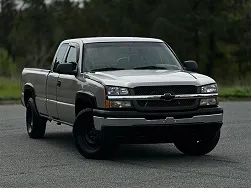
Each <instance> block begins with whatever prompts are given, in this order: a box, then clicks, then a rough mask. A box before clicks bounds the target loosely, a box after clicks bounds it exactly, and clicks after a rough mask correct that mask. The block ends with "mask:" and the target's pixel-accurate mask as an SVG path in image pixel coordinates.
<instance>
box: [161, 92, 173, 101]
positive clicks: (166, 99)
mask: <svg viewBox="0 0 251 188" xmlns="http://www.w3.org/2000/svg"><path fill="white" fill-rule="evenodd" d="M160 98H161V99H164V100H165V101H171V100H173V99H174V98H175V95H172V94H171V93H165V94H164V95H162V96H161V97H160Z"/></svg>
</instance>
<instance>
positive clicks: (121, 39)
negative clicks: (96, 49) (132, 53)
mask: <svg viewBox="0 0 251 188" xmlns="http://www.w3.org/2000/svg"><path fill="white" fill-rule="evenodd" d="M76 40H81V41H82V42H83V43H85V44H87V43H99V42H163V41H162V40H160V39H156V38H144V37H88V38H78V39H68V40H65V41H64V42H73V41H76Z"/></svg>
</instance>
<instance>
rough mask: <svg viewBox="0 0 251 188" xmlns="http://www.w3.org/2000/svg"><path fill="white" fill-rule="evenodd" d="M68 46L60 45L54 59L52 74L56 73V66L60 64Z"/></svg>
mask: <svg viewBox="0 0 251 188" xmlns="http://www.w3.org/2000/svg"><path fill="white" fill-rule="evenodd" d="M67 47H68V44H62V45H61V46H60V48H59V50H58V53H57V56H56V59H55V63H54V67H53V72H55V71H56V68H57V66H58V64H60V63H62V61H63V58H64V55H65V52H66V50H67Z"/></svg>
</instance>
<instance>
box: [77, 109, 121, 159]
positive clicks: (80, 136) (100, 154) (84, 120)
mask: <svg viewBox="0 0 251 188" xmlns="http://www.w3.org/2000/svg"><path fill="white" fill-rule="evenodd" d="M73 138H74V142H75V145H76V148H77V150H78V151H79V153H80V154H81V155H82V156H84V157H85V158H87V159H108V158H109V157H111V156H112V154H113V153H114V152H115V151H116V146H117V144H116V142H114V140H113V139H112V137H109V136H108V135H104V133H103V132H101V131H97V130H96V129H95V127H94V123H93V115H92V111H90V110H82V111H81V112H80V113H79V114H78V116H77V117H76V120H75V122H74V126H73Z"/></svg>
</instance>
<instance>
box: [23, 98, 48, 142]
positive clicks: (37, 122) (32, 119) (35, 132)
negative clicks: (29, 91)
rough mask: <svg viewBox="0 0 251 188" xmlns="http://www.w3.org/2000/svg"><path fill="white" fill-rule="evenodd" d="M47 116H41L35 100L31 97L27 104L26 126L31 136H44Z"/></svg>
mask: <svg viewBox="0 0 251 188" xmlns="http://www.w3.org/2000/svg"><path fill="white" fill-rule="evenodd" d="M46 122H47V120H46V119H45V118H42V117H41V116H39V114H38V112H37V110H36V107H35V103H34V100H33V99H32V98H30V99H29V100H28V102H27V104H26V127H27V132H28V135H29V136H30V138H42V137H44V134H45V129H46Z"/></svg>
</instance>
